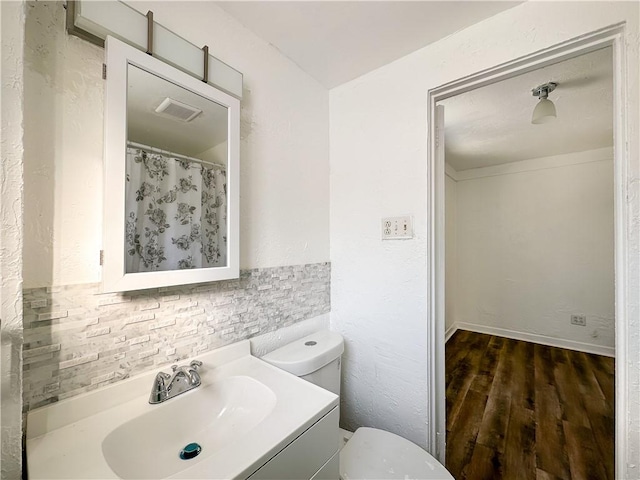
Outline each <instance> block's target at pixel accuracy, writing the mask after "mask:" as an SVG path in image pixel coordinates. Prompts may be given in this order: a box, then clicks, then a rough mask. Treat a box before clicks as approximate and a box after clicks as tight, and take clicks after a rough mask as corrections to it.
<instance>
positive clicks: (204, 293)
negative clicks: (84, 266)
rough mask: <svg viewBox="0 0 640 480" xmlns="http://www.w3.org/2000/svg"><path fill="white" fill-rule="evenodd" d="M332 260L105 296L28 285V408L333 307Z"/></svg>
mask: <svg viewBox="0 0 640 480" xmlns="http://www.w3.org/2000/svg"><path fill="white" fill-rule="evenodd" d="M330 278H331V264H330V263H316V264H309V265H296V266H289V267H275V268H262V269H254V270H243V271H241V272H240V278H239V279H236V280H227V281H221V282H215V283H208V284H199V285H190V286H179V287H168V288H155V289H149V290H141V291H134V292H125V293H116V294H113V293H110V294H100V293H99V284H84V285H69V286H60V287H47V288H34V289H25V290H24V379H23V382H24V409H25V411H27V410H31V409H33V408H37V407H40V406H42V405H46V404H49V403H52V402H56V401H58V400H62V399H64V398H68V397H71V396H74V395H78V394H80V393H83V392H87V391H90V390H93V389H96V388H98V387H100V386H103V385H105V384H107V383H113V382H116V381H118V380H122V379H125V378H127V377H129V376H131V375H134V374H137V373H140V372H143V371H146V370H149V369H153V368H155V367H156V366H157V365H160V364H165V363H167V362H172V361H175V360H179V359H184V358H188V357H192V356H195V355H197V354H199V353H201V352H205V351H208V350H213V349H215V348H219V347H221V346H223V345H227V344H229V343H234V342H237V341H239V340H243V339H245V338H250V337H253V336H256V335H261V334H264V333H267V332H271V331H274V330H277V329H279V328H282V327H286V326H289V325H292V324H294V323H296V322H299V321H301V320H306V319H309V318H313V317H315V316H318V315H321V314H323V313H327V312H329V310H330Z"/></svg>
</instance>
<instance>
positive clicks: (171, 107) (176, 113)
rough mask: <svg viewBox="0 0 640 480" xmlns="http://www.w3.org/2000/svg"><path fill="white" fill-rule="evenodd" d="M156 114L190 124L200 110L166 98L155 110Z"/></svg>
mask: <svg viewBox="0 0 640 480" xmlns="http://www.w3.org/2000/svg"><path fill="white" fill-rule="evenodd" d="M156 113H161V114H163V115H166V116H168V117H172V118H175V119H178V120H182V121H183V122H190V121H191V120H193V119H194V118H196V117H197V116H198V115H200V114H201V113H202V110H200V109H199V108H195V107H192V106H191V105H187V104H186V103H182V102H179V101H177V100H174V99H173V98H169V97H167V98H165V99H164V100H163V101H162V103H161V104H160V105H158V108H156Z"/></svg>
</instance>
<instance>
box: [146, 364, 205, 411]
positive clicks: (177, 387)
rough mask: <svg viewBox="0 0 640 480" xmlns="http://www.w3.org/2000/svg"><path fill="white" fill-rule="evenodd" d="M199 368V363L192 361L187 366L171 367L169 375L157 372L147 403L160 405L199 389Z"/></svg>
mask: <svg viewBox="0 0 640 480" xmlns="http://www.w3.org/2000/svg"><path fill="white" fill-rule="evenodd" d="M201 366H202V362H201V361H199V360H193V361H192V362H191V363H190V364H189V365H182V366H178V365H172V366H171V370H172V373H171V374H169V373H164V372H158V374H157V375H156V378H155V379H154V381H153V387H152V388H151V395H150V396H149V403H151V404H156V403H162V402H164V401H165V400H169V399H170V398H173V397H175V396H176V395H180V394H181V393H184V392H188V391H189V390H191V389H193V388H196V387H199V386H200V383H202V381H201V380H200V374H199V373H198V368H200V367H201Z"/></svg>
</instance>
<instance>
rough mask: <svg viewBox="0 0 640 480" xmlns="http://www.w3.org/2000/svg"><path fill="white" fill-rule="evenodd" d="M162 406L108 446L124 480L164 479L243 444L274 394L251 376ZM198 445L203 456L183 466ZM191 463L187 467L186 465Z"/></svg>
mask: <svg viewBox="0 0 640 480" xmlns="http://www.w3.org/2000/svg"><path fill="white" fill-rule="evenodd" d="M178 398H180V397H176V398H175V399H171V400H167V401H166V402H164V403H162V404H160V405H158V406H157V407H156V408H154V409H153V410H152V411H149V412H147V413H145V414H144V415H141V416H139V417H136V418H134V419H133V420H129V421H128V422H126V423H123V424H122V425H120V426H119V427H117V428H116V429H115V430H113V431H112V432H111V433H110V434H109V435H107V437H106V438H105V439H104V441H103V442H102V452H103V454H104V458H105V459H106V461H107V463H108V464H109V467H111V469H112V470H113V471H114V472H115V473H116V474H117V475H118V476H119V477H120V478H153V479H155V478H163V477H168V476H171V475H173V474H175V473H177V472H179V471H181V470H184V469H185V467H187V466H190V464H189V462H196V461H202V460H204V459H205V458H207V457H209V456H211V455H212V454H213V453H215V452H216V451H218V450H221V449H223V448H225V447H226V446H228V445H229V444H231V443H233V442H237V441H238V440H240V439H241V438H242V437H243V436H245V435H246V434H247V433H249V432H250V431H251V430H252V429H253V428H254V427H255V426H256V425H258V424H259V423H260V422H261V421H262V420H264V418H265V417H266V416H267V415H268V414H269V413H271V411H272V410H273V408H274V407H275V405H276V396H275V394H274V393H273V391H272V390H271V389H270V388H269V387H266V386H265V385H263V384H262V383H260V382H258V381H257V380H255V379H253V378H251V377H247V376H234V377H227V378H225V379H223V380H220V381H217V382H213V383H212V384H211V385H208V386H207V387H204V388H203V387H202V386H201V387H199V388H197V389H195V390H193V391H191V392H189V395H186V394H185V395H184V396H183V397H182V398H180V400H181V401H179V402H177V401H176V402H174V401H172V400H178ZM193 442H195V443H198V444H199V445H200V447H201V448H202V451H201V453H200V454H199V455H198V456H197V457H195V458H192V459H190V460H182V459H181V458H180V455H179V454H180V451H181V450H182V449H183V448H184V447H185V446H186V445H188V444H190V443H193ZM185 462H186V463H185Z"/></svg>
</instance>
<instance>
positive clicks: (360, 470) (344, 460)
mask: <svg viewBox="0 0 640 480" xmlns="http://www.w3.org/2000/svg"><path fill="white" fill-rule="evenodd" d="M340 478H341V479H342V480H363V479H367V480H374V479H380V480H382V479H385V480H393V479H398V480H405V479H429V480H454V478H453V476H452V475H451V474H450V473H449V472H448V471H447V469H446V468H444V466H442V464H440V463H439V462H438V461H437V460H436V459H435V458H433V457H432V456H431V455H429V454H428V453H427V452H426V451H424V450H423V449H422V448H420V447H419V446H417V445H416V444H415V443H412V442H410V441H409V440H406V439H404V438H402V437H399V436H398V435H394V434H393V433H389V432H385V431H384V430H378V429H377V428H366V427H361V428H359V429H357V430H356V431H355V433H354V434H353V436H352V437H351V439H349V441H348V442H347V444H346V445H345V446H344V448H343V449H342V450H341V451H340Z"/></svg>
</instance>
